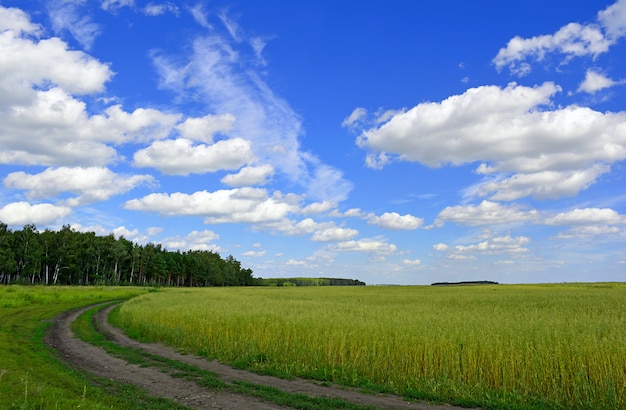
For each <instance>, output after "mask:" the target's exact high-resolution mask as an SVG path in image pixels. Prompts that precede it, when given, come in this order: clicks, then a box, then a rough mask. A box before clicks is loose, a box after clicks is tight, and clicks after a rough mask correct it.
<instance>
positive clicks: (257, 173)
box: [220, 164, 274, 187]
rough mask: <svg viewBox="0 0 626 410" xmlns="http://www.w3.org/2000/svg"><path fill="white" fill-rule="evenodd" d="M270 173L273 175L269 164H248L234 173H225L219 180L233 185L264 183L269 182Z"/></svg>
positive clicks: (272, 169) (272, 168)
mask: <svg viewBox="0 0 626 410" xmlns="http://www.w3.org/2000/svg"><path fill="white" fill-rule="evenodd" d="M272 175H274V167H273V166H272V165H270V164H265V165H259V166H254V165H248V166H245V167H243V168H241V169H240V170H239V172H237V173H236V174H228V175H226V176H225V177H224V178H222V179H221V180H220V181H221V182H222V183H224V184H226V185H229V186H234V187H242V186H254V185H265V184H267V183H269V182H270V178H271V177H272Z"/></svg>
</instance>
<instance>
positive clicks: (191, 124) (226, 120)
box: [176, 114, 235, 143]
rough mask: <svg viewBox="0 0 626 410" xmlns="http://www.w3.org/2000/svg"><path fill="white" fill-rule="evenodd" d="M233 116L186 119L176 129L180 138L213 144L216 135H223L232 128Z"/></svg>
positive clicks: (207, 116) (223, 115)
mask: <svg viewBox="0 0 626 410" xmlns="http://www.w3.org/2000/svg"><path fill="white" fill-rule="evenodd" d="M234 123H235V116H233V115H232V114H222V115H211V114H209V115H206V116H204V117H200V118H187V119H186V120H185V121H183V122H182V123H180V124H178V125H177V126H176V128H177V129H178V131H179V132H180V135H181V137H183V138H186V139H190V140H193V141H202V142H206V143H213V136H214V135H215V134H216V133H220V132H221V133H225V132H227V131H229V130H231V129H232V128H233V124H234Z"/></svg>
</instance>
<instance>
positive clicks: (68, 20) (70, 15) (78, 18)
mask: <svg viewBox="0 0 626 410" xmlns="http://www.w3.org/2000/svg"><path fill="white" fill-rule="evenodd" d="M81 7H86V5H85V2H83V1H66V0H50V1H48V2H47V12H48V15H49V16H50V21H51V22H52V28H53V29H54V31H55V33H57V35H59V34H63V33H64V32H66V31H67V32H69V33H70V34H71V35H72V36H73V37H74V38H75V39H76V41H78V42H79V43H80V44H81V45H82V46H83V48H85V49H87V50H89V49H90V48H91V47H92V46H93V43H94V42H95V40H96V38H97V37H98V36H99V35H100V32H101V28H100V26H99V25H98V24H96V23H94V22H93V21H92V20H91V17H90V16H89V15H88V14H87V13H86V12H85V10H81Z"/></svg>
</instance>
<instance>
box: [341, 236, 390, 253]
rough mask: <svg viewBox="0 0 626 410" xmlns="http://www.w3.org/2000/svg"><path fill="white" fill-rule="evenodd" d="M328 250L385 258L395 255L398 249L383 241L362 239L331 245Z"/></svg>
mask: <svg viewBox="0 0 626 410" xmlns="http://www.w3.org/2000/svg"><path fill="white" fill-rule="evenodd" d="M329 249H330V250H333V251H336V252H364V253H368V254H372V255H378V256H386V255H392V254H394V253H396V252H397V250H398V247H397V246H396V245H394V244H392V243H387V242H386V241H384V240H380V239H371V238H364V239H359V240H351V241H344V242H339V243H336V244H332V245H329Z"/></svg>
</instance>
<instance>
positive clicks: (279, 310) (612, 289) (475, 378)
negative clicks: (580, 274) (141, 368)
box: [119, 284, 626, 409]
mask: <svg viewBox="0 0 626 410" xmlns="http://www.w3.org/2000/svg"><path fill="white" fill-rule="evenodd" d="M119 320H120V323H121V325H122V326H123V327H125V328H126V329H127V330H128V331H129V332H134V334H135V335H138V336H140V337H142V338H147V339H150V340H160V341H163V342H165V343H168V344H171V345H174V346H177V347H180V348H182V349H185V350H187V351H191V352H199V353H201V354H204V355H206V356H209V357H215V358H218V359H220V360H222V361H224V362H229V363H234V364H236V365H240V366H245V367H251V368H254V369H259V370H263V371H270V372H274V373H278V374H289V375H295V376H302V377H311V378H316V379H320V380H327V381H333V382H338V383H343V384H348V385H355V386H366V387H375V388H377V389H380V390H384V391H389V392H395V393H400V394H406V395H410V396H413V397H416V398H429V399H435V400H442V401H448V402H455V403H465V404H468V405H482V406H492V407H502V406H512V407H520V408H527V407H533V406H534V407H537V408H547V407H551V408H595V409H598V408H607V409H614V408H624V406H625V405H626V401H625V393H624V388H625V384H626V343H625V335H626V285H624V284H595V285H583V284H580V285H516V286H512V285H498V286H481V287H350V288H339V287H337V288H214V289H198V290H196V289H187V290H172V291H167V292H161V293H158V294H149V295H144V296H141V297H138V298H135V299H132V300H130V301H128V302H127V303H125V304H124V305H123V307H122V309H121V310H120V315H119Z"/></svg>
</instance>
